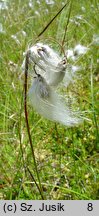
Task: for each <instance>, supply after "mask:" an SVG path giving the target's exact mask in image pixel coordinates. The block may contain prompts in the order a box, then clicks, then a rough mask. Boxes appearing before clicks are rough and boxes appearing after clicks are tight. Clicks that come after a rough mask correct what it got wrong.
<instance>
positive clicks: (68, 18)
mask: <svg viewBox="0 0 99 216" xmlns="http://www.w3.org/2000/svg"><path fill="white" fill-rule="evenodd" d="M71 9H72V1H71V3H70V10H69V14H68V17H67V23H66V26H65V32H64V36H63V40H62V47H63V46H64V42H65V38H66V33H67V28H68V24H69V20H70V14H71Z"/></svg>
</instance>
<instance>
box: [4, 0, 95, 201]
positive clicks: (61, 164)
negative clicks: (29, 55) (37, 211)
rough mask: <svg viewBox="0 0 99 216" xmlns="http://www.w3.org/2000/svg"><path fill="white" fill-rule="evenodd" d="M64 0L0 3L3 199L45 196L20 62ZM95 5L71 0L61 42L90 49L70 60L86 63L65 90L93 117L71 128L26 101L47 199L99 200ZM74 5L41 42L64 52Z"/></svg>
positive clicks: (66, 47) (61, 15) (69, 45)
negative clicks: (43, 115)
mask: <svg viewBox="0 0 99 216" xmlns="http://www.w3.org/2000/svg"><path fill="white" fill-rule="evenodd" d="M48 2H49V3H50V4H48ZM65 2H66V1H60V0H53V1H51V0H49V1H46V0H41V1H39V0H37V1H36V0H24V1H22V0H13V1H12V0H10V1H1V2H0V10H1V11H0V13H1V16H0V46H1V47H0V50H1V53H0V164H1V166H0V199H11V200H12V199H37V200H38V199H42V197H41V195H40V192H39V191H38V189H37V187H36V184H35V183H34V180H33V178H35V179H36V182H37V183H38V179H37V175H36V171H35V166H34V163H33V158H32V152H31V148H30V144H29V138H28V134H27V128H26V122H25V115H24V75H23V76H22V71H21V64H22V61H23V58H24V56H23V54H24V52H25V51H26V49H27V47H28V46H30V45H32V44H34V43H35V41H36V40H37V35H38V34H39V33H40V32H41V31H42V30H43V28H44V27H45V26H46V25H47V23H48V22H49V21H50V20H51V19H52V18H53V17H54V16H55V14H56V13H57V12H58V11H59V9H60V8H61V7H62V6H63V5H64V3H65ZM98 7H99V5H98V1H97V0H93V1H92V0H89V1H85V0H82V1H72V8H71V14H70V20H69V24H68V28H67V31H66V37H65V41H64V49H65V50H68V49H71V48H74V47H75V46H76V45H77V44H82V45H83V46H86V47H88V48H89V50H88V52H87V53H86V54H85V55H82V56H80V58H79V59H77V61H76V60H75V62H73V63H74V64H75V65H79V66H81V67H82V69H81V71H80V72H79V76H78V77H76V79H75V82H74V83H73V84H71V85H70V86H69V87H68V88H66V89H65V91H66V92H67V93H68V94H69V95H70V97H72V96H75V95H76V104H75V109H77V108H78V107H79V108H80V110H82V111H84V110H85V111H87V114H86V115H87V117H88V118H89V119H90V120H91V121H90V122H88V121H84V122H83V123H82V124H81V125H78V126H76V127H74V128H66V127H65V126H62V125H60V124H55V123H53V122H50V121H48V120H46V119H44V118H42V117H41V116H40V115H38V114H37V113H36V112H34V111H33V108H31V107H30V105H29V104H28V115H29V125H30V130H31V137H32V141H33V146H34V151H35V158H36V162H37V168H38V172H39V177H40V181H41V185H42V194H43V197H44V199H63V200H65V199H67V200H74V199H77V200H82V199H93V200H94V199H99V141H98V109H99V107H98V81H99V74H98V71H99V70H98V63H99V59H98V46H99V33H98V29H99V28H98ZM69 11H70V4H68V5H67V6H66V8H65V9H64V11H63V12H62V13H61V14H60V15H59V16H58V17H57V18H56V19H55V20H54V22H53V23H52V24H51V25H50V27H49V28H48V29H47V30H46V31H45V32H44V34H43V35H42V36H41V38H39V41H42V42H45V43H48V44H50V45H51V46H52V47H54V48H55V49H56V50H58V51H59V52H60V46H59V44H61V43H62V40H63V37H64V29H65V26H66V23H67V19H68V15H69ZM70 63H71V64H72V60H70ZM27 167H28V168H29V170H30V172H29V170H28V169H27Z"/></svg>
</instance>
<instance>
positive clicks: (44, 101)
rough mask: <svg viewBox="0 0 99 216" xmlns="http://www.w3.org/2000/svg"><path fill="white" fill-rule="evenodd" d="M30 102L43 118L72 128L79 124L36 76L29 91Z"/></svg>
mask: <svg viewBox="0 0 99 216" xmlns="http://www.w3.org/2000/svg"><path fill="white" fill-rule="evenodd" d="M29 98H30V102H31V104H32V105H33V107H34V109H35V110H36V111H37V112H38V113H39V114H40V115H42V116H43V117H45V118H47V119H49V120H51V121H55V122H59V123H61V124H63V125H66V126H74V125H76V124H79V123H80V122H81V119H80V118H77V117H76V116H75V113H74V112H72V111H71V110H69V108H68V107H67V106H66V105H65V103H63V101H62V99H61V97H60V96H59V95H58V94H57V93H56V92H55V91H54V89H53V88H51V87H50V86H49V85H48V84H47V83H46V81H45V79H44V78H43V77H42V76H41V75H38V76H37V77H36V78H35V79H34V81H33V84H32V87H31V88H30V90H29Z"/></svg>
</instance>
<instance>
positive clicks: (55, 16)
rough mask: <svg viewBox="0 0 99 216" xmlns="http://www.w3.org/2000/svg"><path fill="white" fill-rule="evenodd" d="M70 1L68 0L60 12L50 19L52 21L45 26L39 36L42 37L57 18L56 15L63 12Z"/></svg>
mask: <svg viewBox="0 0 99 216" xmlns="http://www.w3.org/2000/svg"><path fill="white" fill-rule="evenodd" d="M68 3H69V2H67V3H66V4H65V5H64V6H63V7H62V8H61V9H60V10H59V11H58V12H57V14H56V15H55V16H54V17H53V18H52V19H51V20H50V22H49V23H48V24H47V25H46V26H45V28H44V29H43V30H42V31H41V32H40V33H39V35H38V37H40V36H41V35H42V34H43V33H44V32H45V31H46V30H47V28H48V27H49V26H50V25H51V23H52V22H53V21H54V20H55V19H56V17H57V16H58V15H59V14H60V13H61V12H62V10H63V9H64V8H65V7H66V6H67V4H68Z"/></svg>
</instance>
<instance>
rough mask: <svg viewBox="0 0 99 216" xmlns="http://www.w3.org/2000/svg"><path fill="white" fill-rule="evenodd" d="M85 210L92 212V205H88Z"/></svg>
mask: <svg viewBox="0 0 99 216" xmlns="http://www.w3.org/2000/svg"><path fill="white" fill-rule="evenodd" d="M87 210H88V211H92V210H93V205H92V203H88V207H87Z"/></svg>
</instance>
